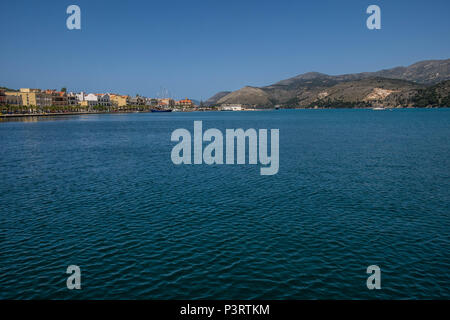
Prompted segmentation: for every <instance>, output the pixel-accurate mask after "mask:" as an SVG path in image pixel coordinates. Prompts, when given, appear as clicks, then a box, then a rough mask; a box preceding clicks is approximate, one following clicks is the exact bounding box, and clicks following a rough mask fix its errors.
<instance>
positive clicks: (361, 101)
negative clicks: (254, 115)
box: [208, 59, 450, 108]
mask: <svg viewBox="0 0 450 320" xmlns="http://www.w3.org/2000/svg"><path fill="white" fill-rule="evenodd" d="M446 80H450V59H447V60H427V61H421V62H418V63H415V64H412V65H410V66H408V67H396V68H392V69H386V70H381V71H377V72H363V73H355V74H344V75H333V76H332V75H327V74H323V73H318V72H309V73H305V74H301V75H298V76H296V77H293V78H289V79H286V80H282V81H279V82H277V83H275V84H272V85H269V86H265V87H260V88H258V87H250V86H246V87H244V88H242V89H239V90H237V91H233V92H230V93H226V92H220V93H218V94H216V95H215V96H213V97H212V98H210V99H208V101H210V104H212V105H214V104H216V105H220V104H236V103H238V104H243V105H247V106H253V107H269V108H270V107H273V106H275V105H281V106H283V107H315V106H319V107H337V106H345V105H346V106H355V107H370V106H373V105H377V104H383V105H389V106H394V107H399V106H401V105H403V104H406V105H414V103H417V102H414V101H418V100H417V99H419V96H418V95H419V94H425V93H424V92H425V91H423V90H425V89H426V88H428V87H430V86H432V85H436V84H438V83H441V82H443V81H446ZM436 90H438V89H436ZM439 92H445V90H443V91H442V90H441V91H439ZM225 93H226V94H225ZM416 96H417V97H416ZM414 97H416V98H414Z"/></svg>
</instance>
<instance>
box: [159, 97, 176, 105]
mask: <svg viewBox="0 0 450 320" xmlns="http://www.w3.org/2000/svg"><path fill="white" fill-rule="evenodd" d="M158 105H159V106H162V107H173V106H174V105H175V100H173V99H171V98H164V99H158Z"/></svg>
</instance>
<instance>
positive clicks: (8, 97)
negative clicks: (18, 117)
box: [0, 90, 22, 106]
mask: <svg viewBox="0 0 450 320" xmlns="http://www.w3.org/2000/svg"><path fill="white" fill-rule="evenodd" d="M0 104H3V105H13V106H21V105H22V96H21V95H20V93H19V92H16V91H5V90H0Z"/></svg>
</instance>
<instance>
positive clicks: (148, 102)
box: [145, 98, 158, 106]
mask: <svg viewBox="0 0 450 320" xmlns="http://www.w3.org/2000/svg"><path fill="white" fill-rule="evenodd" d="M145 105H147V106H157V105H158V99H155V98H145Z"/></svg>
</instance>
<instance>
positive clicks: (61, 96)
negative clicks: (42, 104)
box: [45, 90, 69, 107]
mask: <svg viewBox="0 0 450 320" xmlns="http://www.w3.org/2000/svg"><path fill="white" fill-rule="evenodd" d="M45 93H46V94H47V95H49V96H50V97H51V105H52V106H57V107H61V106H67V105H69V103H68V100H67V94H66V93H65V92H63V91H56V90H45Z"/></svg>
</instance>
